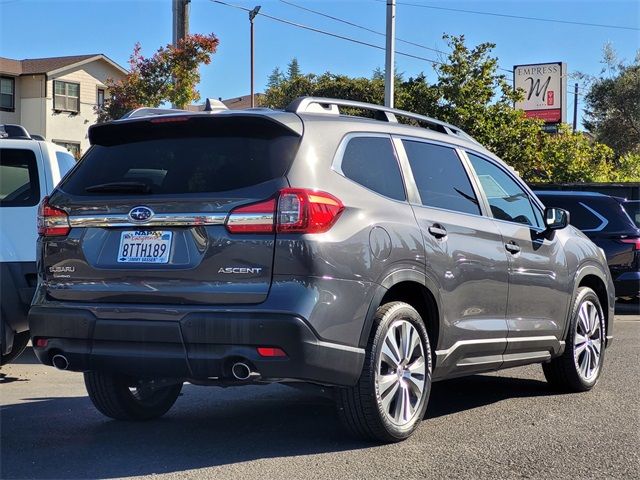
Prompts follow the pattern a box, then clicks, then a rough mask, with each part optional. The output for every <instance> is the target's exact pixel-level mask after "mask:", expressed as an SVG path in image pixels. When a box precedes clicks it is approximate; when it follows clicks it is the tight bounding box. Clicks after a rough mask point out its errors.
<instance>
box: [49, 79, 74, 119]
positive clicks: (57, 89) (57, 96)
mask: <svg viewBox="0 0 640 480" xmlns="http://www.w3.org/2000/svg"><path fill="white" fill-rule="evenodd" d="M53 92H54V95H53V109H54V110H61V111H65V112H76V113H77V112H79V111H80V84H79V83H70V82H61V81H60V80H54V81H53Z"/></svg>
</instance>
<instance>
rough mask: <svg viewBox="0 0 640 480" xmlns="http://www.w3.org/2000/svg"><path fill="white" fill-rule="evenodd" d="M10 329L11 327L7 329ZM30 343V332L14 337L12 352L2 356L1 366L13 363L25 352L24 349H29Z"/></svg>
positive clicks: (17, 334)
mask: <svg viewBox="0 0 640 480" xmlns="http://www.w3.org/2000/svg"><path fill="white" fill-rule="evenodd" d="M5 328H9V327H5ZM28 343H29V331H28V330H27V331H26V332H20V333H16V334H15V336H14V337H13V346H12V347H11V351H10V352H9V353H7V354H6V355H0V365H6V364H7V363H11V362H12V361H14V360H15V359H16V358H18V356H19V355H20V354H21V353H22V352H24V349H25V348H27V344H28Z"/></svg>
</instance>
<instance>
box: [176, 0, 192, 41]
mask: <svg viewBox="0 0 640 480" xmlns="http://www.w3.org/2000/svg"><path fill="white" fill-rule="evenodd" d="M190 3H191V0H173V45H174V46H177V45H178V42H179V41H180V40H182V39H183V38H184V37H186V36H187V34H188V33H189V4H190Z"/></svg>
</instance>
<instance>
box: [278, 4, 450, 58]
mask: <svg viewBox="0 0 640 480" xmlns="http://www.w3.org/2000/svg"><path fill="white" fill-rule="evenodd" d="M280 1H281V2H282V3H286V4H287V5H291V6H292V7H295V8H299V9H300V10H305V11H307V12H310V13H313V14H316V15H320V16H322V17H325V18H330V19H331V20H335V21H336V22H340V23H344V24H345V25H350V26H352V27H356V28H359V29H360V30H364V31H366V32H370V33H375V34H376V35H380V36H382V37H384V36H386V34H385V33H384V32H380V31H378V30H373V29H372V28H369V27H365V26H363V25H358V24H357V23H353V22H350V21H349V20H345V19H344V18H339V17H334V16H333V15H329V14H327V13H324V12H319V11H318V10H313V9H311V8H307V7H303V6H302V5H297V4H295V3H293V2H288V1H287V0H280ZM396 40H397V41H398V42H402V43H406V44H407V45H413V46H414V47H418V48H423V49H425V50H430V51H432V52H436V53H441V54H443V55H449V54H448V53H447V52H444V51H442V50H438V49H437V48H431V47H427V46H426V45H422V44H420V43H416V42H412V41H411V40H405V39H402V38H398V37H396Z"/></svg>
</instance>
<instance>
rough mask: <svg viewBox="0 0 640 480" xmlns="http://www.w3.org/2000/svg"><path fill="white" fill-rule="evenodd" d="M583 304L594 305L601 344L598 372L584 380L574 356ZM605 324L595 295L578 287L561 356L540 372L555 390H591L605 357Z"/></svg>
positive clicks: (545, 365)
mask: <svg viewBox="0 0 640 480" xmlns="http://www.w3.org/2000/svg"><path fill="white" fill-rule="evenodd" d="M585 302H591V304H593V305H595V306H596V308H597V311H598V315H599V319H600V328H601V332H602V335H601V337H602V343H601V348H600V357H599V363H598V370H597V372H595V375H594V376H593V378H590V379H586V378H584V376H583V375H581V374H580V372H579V368H578V365H577V363H578V361H577V360H576V359H575V355H574V344H575V337H576V333H577V323H578V321H579V314H580V309H581V307H582V305H583V304H585ZM605 328H606V322H605V316H604V314H603V311H602V306H601V305H600V300H599V299H598V296H597V295H596V293H595V292H594V291H593V290H591V289H590V288H588V287H580V288H579V289H578V294H577V295H576V299H575V301H574V302H573V307H572V310H571V322H570V324H569V330H568V332H567V335H566V337H565V349H564V352H563V354H562V355H561V356H559V357H557V358H554V359H553V360H551V361H550V362H548V363H543V364H542V370H543V372H544V376H545V378H546V379H547V382H549V384H550V385H551V386H552V387H553V388H555V389H556V390H560V391H565V392H586V391H587V390H591V389H592V388H593V387H594V386H595V385H596V383H598V379H599V378H600V375H601V374H602V368H603V365H604V357H605V343H606V330H605Z"/></svg>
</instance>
